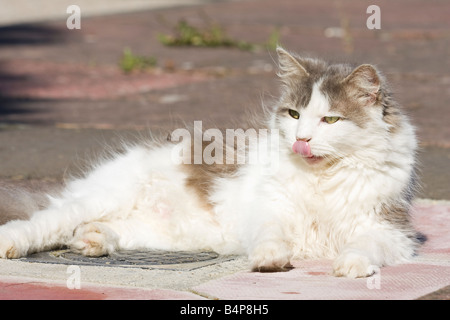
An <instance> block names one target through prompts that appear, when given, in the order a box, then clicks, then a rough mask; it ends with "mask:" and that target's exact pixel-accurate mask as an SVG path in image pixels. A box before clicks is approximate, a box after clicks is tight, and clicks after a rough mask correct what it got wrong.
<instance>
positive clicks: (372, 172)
mask: <svg viewBox="0 0 450 320" xmlns="http://www.w3.org/2000/svg"><path fill="white" fill-rule="evenodd" d="M277 53H278V58H279V66H280V68H279V70H280V71H279V77H280V79H281V82H282V94H281V97H280V99H279V101H278V102H277V104H276V105H275V106H274V108H273V110H271V111H270V112H269V113H268V116H267V118H266V119H265V125H266V126H267V127H266V128H267V129H269V131H270V132H271V134H268V135H267V136H266V137H265V138H260V139H258V142H257V143H256V144H251V145H250V144H249V146H248V147H247V150H246V152H247V154H246V159H249V158H251V157H252V155H254V154H257V153H258V152H260V151H258V150H261V146H262V145H263V144H267V142H268V140H270V141H272V142H269V145H270V144H272V145H276V146H277V148H276V149H277V151H278V152H273V150H272V152H270V153H269V156H268V157H269V158H267V155H266V160H268V161H269V163H270V161H276V162H277V164H278V165H277V168H276V170H267V161H266V162H265V163H258V162H256V163H251V164H250V163H248V161H247V162H246V161H243V162H244V163H242V161H241V162H240V163H239V162H236V161H234V162H233V161H228V162H230V163H228V164H220V163H212V164H207V163H205V162H204V161H203V162H201V163H198V162H195V163H193V164H185V163H183V162H180V161H174V147H179V146H180V144H184V145H186V144H187V143H189V145H191V143H190V141H188V140H187V139H183V141H181V142H179V144H177V143H174V141H173V139H172V141H166V142H163V143H161V142H158V143H157V142H151V143H144V144H141V145H134V146H132V147H130V148H128V150H127V151H126V152H124V153H123V154H118V155H116V156H115V157H114V158H112V159H109V160H107V161H104V162H103V163H101V164H99V165H97V166H96V167H95V168H94V169H93V170H92V171H91V172H89V173H87V174H86V176H85V177H84V178H81V179H75V180H73V181H72V182H70V183H68V184H67V186H66V187H65V189H64V190H63V191H62V192H61V194H60V195H59V196H58V197H51V198H50V203H49V205H48V206H47V207H46V208H45V209H43V210H39V211H37V212H34V213H33V214H32V216H31V218H30V219H29V220H15V221H10V222H8V223H6V224H4V225H2V226H1V227H0V257H1V258H19V257H22V256H25V255H27V254H30V253H32V252H37V251H42V250H49V249H52V248H56V247H61V246H69V247H70V248H71V249H72V250H74V251H76V252H80V253H82V254H84V255H88V256H100V255H105V254H108V253H111V252H113V251H115V250H122V249H144V248H149V249H164V250H200V249H203V250H214V251H216V252H218V253H221V254H243V255H247V256H248V258H249V261H250V263H251V269H252V270H254V271H282V270H287V269H289V268H291V264H290V261H291V260H292V259H304V258H330V259H334V263H333V272H334V274H335V275H336V276H348V277H364V276H369V275H371V274H372V272H373V270H374V268H373V267H374V266H377V267H379V266H384V265H391V264H396V263H401V262H404V261H408V260H409V259H410V258H411V257H413V256H414V254H415V251H416V250H417V248H418V245H419V240H418V234H417V233H416V231H415V230H414V228H413V227H412V224H411V221H410V215H409V211H410V206H411V201H412V198H413V193H414V187H415V181H416V179H415V171H414V167H415V150H416V138H415V134H414V129H413V127H412V126H411V124H410V122H409V121H408V119H407V118H406V117H405V116H404V115H403V113H402V112H401V110H400V108H399V106H398V105H397V103H396V102H394V101H393V99H392V97H391V93H390V91H389V89H388V88H387V85H386V81H385V80H384V78H383V77H382V76H381V75H380V73H379V72H378V71H377V70H376V68H374V67H373V66H371V65H361V66H359V67H356V68H353V67H351V66H349V65H344V64H327V63H325V62H323V61H320V60H316V59H309V58H302V57H298V56H296V55H294V54H290V53H288V52H287V51H286V50H284V49H282V48H278V49H277ZM274 133H277V135H276V137H277V138H279V139H276V141H275V140H273V139H269V137H273V135H274ZM273 141H275V142H273ZM216 146H217V145H216ZM207 147H208V143H203V144H202V148H200V149H199V150H194V149H195V148H192V154H191V153H189V157H191V155H193V156H194V158H195V157H196V156H198V155H199V154H198V153H199V152H200V156H201V153H202V152H203V151H204V150H205V148H207ZM228 147H230V146H228ZM197 149H198V148H197ZM224 149H227V148H226V147H224ZM178 150H180V149H178ZM184 157H187V155H184ZM227 159H228V158H227ZM233 159H234V160H236V158H233ZM235 162H236V163H235ZM272 169H273V168H272Z"/></svg>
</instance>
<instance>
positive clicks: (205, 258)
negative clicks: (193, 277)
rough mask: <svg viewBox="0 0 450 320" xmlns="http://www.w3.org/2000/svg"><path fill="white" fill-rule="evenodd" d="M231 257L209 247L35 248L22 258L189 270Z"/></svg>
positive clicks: (42, 261)
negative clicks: (86, 252) (88, 252)
mask: <svg viewBox="0 0 450 320" xmlns="http://www.w3.org/2000/svg"><path fill="white" fill-rule="evenodd" d="M230 259H232V257H230V256H220V255H219V254H217V253H215V252H210V251H194V252H190V251H159V250H152V251H137V250H132V251H118V252H115V253H113V254H111V255H109V256H103V257H86V256H83V255H80V254H76V253H73V252H71V251H70V250H58V251H49V252H39V253H35V254H32V255H30V256H28V257H25V258H22V259H21V260H22V261H27V262H39V263H56V264H68V265H90V266H107V267H139V268H144V269H168V270H180V269H183V270H192V269H197V268H201V267H204V266H207V265H211V264H216V263H219V262H223V261H227V260H230Z"/></svg>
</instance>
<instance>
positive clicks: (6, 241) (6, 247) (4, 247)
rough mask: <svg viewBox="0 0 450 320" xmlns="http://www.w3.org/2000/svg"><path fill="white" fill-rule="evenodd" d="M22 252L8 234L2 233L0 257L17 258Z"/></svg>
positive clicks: (0, 236)
mask: <svg viewBox="0 0 450 320" xmlns="http://www.w3.org/2000/svg"><path fill="white" fill-rule="evenodd" d="M20 257H21V254H20V251H19V248H18V247H17V246H16V244H15V243H14V241H13V240H12V239H10V238H9V237H8V236H3V235H0V258H2V259H17V258H20Z"/></svg>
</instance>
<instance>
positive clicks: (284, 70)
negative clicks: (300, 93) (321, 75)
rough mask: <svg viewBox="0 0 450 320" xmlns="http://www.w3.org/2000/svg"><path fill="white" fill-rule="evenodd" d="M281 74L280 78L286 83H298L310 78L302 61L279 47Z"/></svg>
mask: <svg viewBox="0 0 450 320" xmlns="http://www.w3.org/2000/svg"><path fill="white" fill-rule="evenodd" d="M277 54H278V62H279V72H278V76H279V77H280V78H281V80H283V81H284V82H291V81H293V80H294V81H298V80H301V79H302V78H305V77H309V73H308V71H306V69H305V68H304V67H303V66H302V65H301V64H300V61H299V60H298V59H297V58H295V57H294V56H292V55H291V54H290V53H289V52H287V51H286V50H284V49H283V48H281V47H277Z"/></svg>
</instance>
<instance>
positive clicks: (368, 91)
mask: <svg viewBox="0 0 450 320" xmlns="http://www.w3.org/2000/svg"><path fill="white" fill-rule="evenodd" d="M277 53H278V58H279V67H280V68H279V70H280V71H279V77H280V79H281V81H282V94H281V98H280V100H279V102H278V105H277V106H276V110H275V113H274V115H273V118H272V126H274V127H275V128H276V129H278V130H279V132H280V136H281V144H280V147H282V148H283V147H286V148H289V149H290V152H292V153H297V155H298V157H299V158H302V159H303V160H304V161H306V163H308V164H309V165H311V166H315V167H317V166H321V165H325V164H331V163H337V162H339V161H341V160H343V159H347V160H348V159H352V158H354V159H358V157H359V158H361V157H363V158H364V157H366V158H371V157H372V158H373V157H376V156H377V153H378V152H379V151H380V150H383V148H384V147H383V144H385V143H387V142H386V141H387V139H389V134H390V132H391V130H392V128H393V127H395V125H396V123H395V122H397V121H398V120H399V119H396V118H395V116H393V115H392V114H390V113H393V112H392V110H390V109H392V108H395V106H394V104H393V102H392V101H388V100H389V94H387V92H386V89H385V85H384V78H383V77H382V76H381V75H380V73H379V72H378V71H377V70H376V68H375V67H373V66H371V65H367V64H365V65H360V66H359V67H355V68H354V67H351V66H349V65H346V64H327V63H325V62H323V61H321V60H315V59H309V58H301V57H298V56H295V55H292V54H290V53H288V52H287V51H285V50H284V49H282V48H278V49H277Z"/></svg>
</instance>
